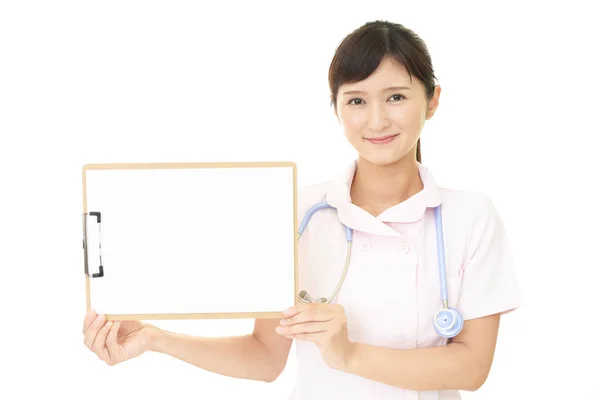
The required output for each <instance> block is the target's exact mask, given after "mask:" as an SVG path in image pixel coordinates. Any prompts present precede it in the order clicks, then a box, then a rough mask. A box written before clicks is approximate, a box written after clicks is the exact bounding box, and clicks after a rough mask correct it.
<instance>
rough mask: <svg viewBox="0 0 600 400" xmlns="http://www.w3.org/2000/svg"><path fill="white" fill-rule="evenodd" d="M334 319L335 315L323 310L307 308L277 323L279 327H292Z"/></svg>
mask: <svg viewBox="0 0 600 400" xmlns="http://www.w3.org/2000/svg"><path fill="white" fill-rule="evenodd" d="M334 317H335V314H334V313H332V312H331V311H329V310H327V309H324V308H316V307H315V308H308V309H305V310H302V311H300V312H299V313H297V314H295V315H293V316H291V317H288V318H284V319H282V320H281V321H279V324H280V325H294V324H300V323H305V322H327V321H331V320H332V319H333V318H334Z"/></svg>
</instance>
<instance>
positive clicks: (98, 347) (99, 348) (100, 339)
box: [92, 321, 113, 361]
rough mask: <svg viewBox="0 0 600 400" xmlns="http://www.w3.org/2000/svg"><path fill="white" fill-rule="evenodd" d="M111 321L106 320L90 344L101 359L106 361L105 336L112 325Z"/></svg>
mask: <svg viewBox="0 0 600 400" xmlns="http://www.w3.org/2000/svg"><path fill="white" fill-rule="evenodd" d="M112 324H113V322H112V321H108V322H106V323H105V324H104V326H102V328H101V329H100V330H99V331H98V334H97V335H96V339H94V343H93V344H92V350H93V351H94V353H96V354H97V355H98V356H99V357H100V358H101V359H102V360H104V361H108V349H107V348H106V336H107V335H108V331H109V330H110V327H111V326H112Z"/></svg>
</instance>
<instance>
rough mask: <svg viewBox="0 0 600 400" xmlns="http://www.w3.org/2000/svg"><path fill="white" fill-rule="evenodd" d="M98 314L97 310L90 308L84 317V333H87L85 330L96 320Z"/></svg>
mask: <svg viewBox="0 0 600 400" xmlns="http://www.w3.org/2000/svg"><path fill="white" fill-rule="evenodd" d="M97 315H98V314H96V311H94V310H90V311H88V312H87V314H85V318H84V319H83V334H84V335H85V332H86V331H87V330H88V328H89V326H90V324H91V323H92V322H94V319H95V318H96V316H97Z"/></svg>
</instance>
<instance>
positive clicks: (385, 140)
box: [365, 134, 398, 144]
mask: <svg viewBox="0 0 600 400" xmlns="http://www.w3.org/2000/svg"><path fill="white" fill-rule="evenodd" d="M396 136H398V134H395V135H386V136H381V137H376V138H365V139H366V140H368V141H369V142H371V143H373V144H387V143H389V142H391V141H392V140H394V138H395V137H396Z"/></svg>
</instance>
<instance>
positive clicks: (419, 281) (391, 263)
mask: <svg viewBox="0 0 600 400" xmlns="http://www.w3.org/2000/svg"><path fill="white" fill-rule="evenodd" d="M434 81H435V76H434V73H433V69H432V66H431V60H430V56H429V53H428V50H427V48H426V46H425V44H424V43H423V42H422V40H421V39H420V38H419V37H418V36H417V35H415V34H414V33H413V32H412V31H410V30H409V29H407V28H405V27H403V26H402V25H399V24H393V23H389V22H384V21H375V22H371V23H367V24H365V25H363V26H362V27H360V28H359V29H357V30H356V31H354V32H352V33H351V34H350V35H348V36H347V37H346V38H345V39H344V40H343V42H342V43H341V44H340V46H339V48H338V49H337V52H336V54H335V56H334V58H333V61H332V63H331V67H330V71H329V84H330V89H331V96H332V105H333V106H334V109H335V115H336V117H337V118H338V120H339V121H340V123H341V125H342V127H343V130H344V133H345V135H346V137H347V139H348V140H349V142H350V143H351V145H352V146H353V147H354V148H355V149H356V151H357V152H358V159H357V160H356V162H353V163H352V164H351V165H350V166H349V167H348V168H347V170H345V171H344V173H343V174H342V176H341V177H340V179H338V180H334V181H332V182H326V183H323V184H320V185H314V186H310V187H306V188H304V189H303V190H302V191H301V192H300V198H299V209H300V212H301V214H300V217H302V216H303V215H304V214H305V212H306V211H307V210H308V209H309V208H310V207H311V206H312V205H314V204H316V203H318V202H320V201H323V200H325V201H327V202H328V203H329V204H330V205H331V206H333V207H334V208H335V210H333V209H328V210H323V211H320V212H319V213H317V214H314V216H313V217H312V219H311V222H310V224H309V225H308V228H307V230H306V231H305V232H304V234H303V236H302V240H301V241H300V245H299V251H300V253H299V254H300V256H299V262H300V264H299V284H300V287H302V288H304V289H306V290H307V292H308V293H309V294H310V295H311V296H312V297H321V296H328V295H330V294H331V292H332V290H333V288H335V287H336V285H337V282H338V279H339V277H340V274H341V273H342V269H343V267H344V263H343V262H342V261H343V260H344V259H345V257H346V243H345V242H344V241H343V240H340V238H342V237H343V236H342V235H343V229H344V226H342V225H341V224H340V221H341V222H342V223H343V224H344V225H345V226H347V227H349V228H351V229H353V235H354V236H353V242H354V244H353V245H354V247H353V250H352V256H351V262H350V264H349V268H348V270H347V275H346V276H345V281H344V283H343V285H342V286H341V289H340V290H339V292H338V293H337V294H336V295H335V296H334V297H333V298H332V299H331V302H330V303H329V302H324V303H314V302H313V303H311V302H309V303H305V302H298V304H297V305H296V306H294V307H291V308H290V309H289V310H287V311H286V312H285V313H284V317H283V319H281V320H279V319H277V320H257V321H256V322H255V327H254V331H253V332H252V334H249V335H246V336H242V337H234V338H202V337H192V336H188V335H183V334H177V333H173V332H167V331H164V330H161V329H159V328H157V327H156V326H153V325H151V324H143V323H139V322H132V321H122V322H121V321H118V322H115V323H114V324H111V322H106V321H105V319H104V316H102V315H96V314H95V313H94V312H93V311H92V312H90V313H88V315H87V316H86V317H85V320H84V336H85V339H84V340H85V344H86V345H87V346H88V347H89V348H90V349H91V350H92V351H94V352H95V353H96V354H97V355H98V356H99V357H100V358H101V359H102V360H104V361H105V362H107V363H108V364H110V365H115V364H118V363H120V362H123V361H125V360H127V359H131V358H133V357H137V356H139V355H140V354H142V353H144V352H146V351H156V352H161V353H164V354H169V355H171V356H173V357H176V358H178V359H180V360H183V361H185V362H188V363H191V364H194V365H196V366H198V367H200V368H203V369H205V370H208V371H212V372H215V373H219V374H222V375H227V376H231V377H237V378H244V379H254V380H262V381H269V382H270V381H273V380H275V379H276V378H277V377H278V376H279V374H280V373H281V372H282V371H283V369H284V367H285V365H286V361H287V358H288V354H289V351H290V346H291V344H292V340H296V341H297V342H296V343H297V352H298V353H297V356H298V363H299V372H298V383H297V386H296V389H295V391H294V393H293V396H292V398H294V399H309V398H310V399H331V398H344V399H351V398H356V399H365V398H376V399H398V398H415V399H416V398H420V399H428V398H431V399H433V398H435V399H456V398H460V395H459V390H476V389H478V388H479V387H481V385H482V384H483V383H484V382H485V380H486V378H487V375H488V372H489V370H490V367H491V364H492V359H493V355H494V351H495V344H496V337H497V333H498V326H499V321H500V315H502V314H504V313H507V312H509V311H511V310H514V309H515V308H517V307H518V306H519V305H520V302H521V297H520V292H519V288H518V284H517V280H516V277H515V273H514V269H513V265H512V260H511V253H510V248H509V244H508V241H507V237H506V233H505V231H504V228H503V225H502V221H501V219H500V218H499V215H498V214H497V212H496V209H495V208H494V205H493V203H492V202H491V201H490V199H489V198H487V197H486V196H484V195H481V194H475V193H469V192H465V191H460V190H453V189H446V188H439V187H438V186H437V185H436V183H435V180H434V178H433V176H432V174H431V173H430V172H429V171H428V170H427V168H426V167H425V166H424V165H423V164H421V154H420V139H419V138H420V135H421V130H422V128H423V125H424V123H425V121H426V120H428V119H430V118H431V117H433V115H434V113H435V111H436V109H437V106H438V102H439V97H440V87H439V86H437V85H435V83H434ZM440 204H441V205H442V208H441V210H442V215H443V232H444V241H445V242H444V243H445V273H446V282H447V286H446V287H447V293H448V298H449V303H448V306H449V307H450V309H456V310H458V312H460V313H461V315H462V318H463V320H464V324H462V325H461V324H460V320H459V321H458V322H457V323H456V326H458V327H459V328H460V327H462V329H460V330H459V331H458V333H457V334H456V332H454V333H453V334H451V335H444V334H442V333H443V332H442V333H440V332H438V330H436V328H435V327H434V318H435V317H436V315H437V312H438V311H439V310H440V308H442V297H441V287H440V269H439V267H438V265H439V264H438V252H437V250H438V248H437V242H436V238H437V236H436V235H437V230H436V220H435V208H436V207H437V206H439V205H440ZM305 299H310V297H309V296H305ZM446 315H447V316H448V315H449V314H446ZM450 317H452V316H451V315H450ZM436 321H438V319H436ZM231 360H235V362H232V361H231Z"/></svg>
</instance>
